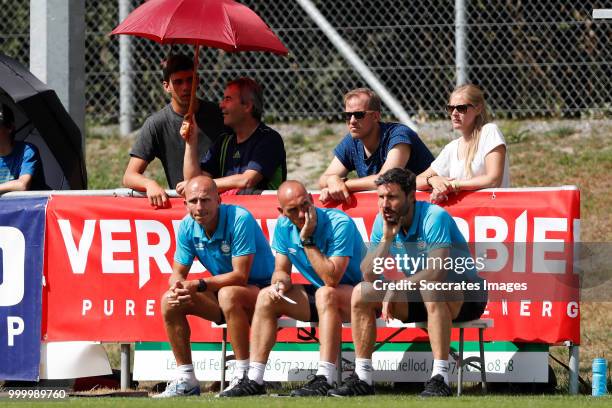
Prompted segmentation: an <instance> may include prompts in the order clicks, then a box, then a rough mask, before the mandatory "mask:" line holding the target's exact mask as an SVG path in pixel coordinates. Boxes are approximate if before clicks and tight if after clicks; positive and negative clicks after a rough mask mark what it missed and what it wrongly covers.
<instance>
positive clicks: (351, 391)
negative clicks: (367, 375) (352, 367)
mask: <svg viewBox="0 0 612 408" xmlns="http://www.w3.org/2000/svg"><path fill="white" fill-rule="evenodd" d="M327 395H329V396H330V397H358V396H362V395H374V386H373V385H370V384H368V383H367V382H365V381H361V380H360V379H359V377H357V374H355V373H353V374H351V375H350V377H349V378H347V379H346V380H345V381H344V383H342V385H341V386H339V387H338V388H334V389H331V390H329V391H327Z"/></svg>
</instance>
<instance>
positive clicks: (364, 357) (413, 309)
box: [328, 169, 487, 397]
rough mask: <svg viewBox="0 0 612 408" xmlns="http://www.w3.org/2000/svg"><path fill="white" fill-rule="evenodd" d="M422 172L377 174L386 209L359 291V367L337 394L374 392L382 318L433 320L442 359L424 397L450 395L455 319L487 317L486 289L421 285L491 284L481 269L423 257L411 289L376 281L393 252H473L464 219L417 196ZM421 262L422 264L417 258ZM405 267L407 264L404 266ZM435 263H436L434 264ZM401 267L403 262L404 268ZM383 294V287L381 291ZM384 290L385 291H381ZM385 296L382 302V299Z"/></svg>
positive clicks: (354, 323)
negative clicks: (424, 287) (377, 285)
mask: <svg viewBox="0 0 612 408" xmlns="http://www.w3.org/2000/svg"><path fill="white" fill-rule="evenodd" d="M415 184H416V177H415V175H414V174H413V173H412V172H410V171H409V170H405V169H392V170H389V171H387V172H386V173H384V174H383V175H382V176H380V177H379V178H378V179H377V180H376V185H377V186H378V188H377V193H378V207H379V214H378V215H377V217H376V220H375V221H374V227H373V228H372V235H371V238H370V241H371V244H372V247H371V248H370V251H369V252H368V255H367V256H366V257H365V258H364V260H363V262H362V263H361V271H362V273H363V277H364V282H362V283H361V284H359V285H357V286H356V287H355V289H354V290H353V294H352V297H351V327H352V333H353V342H354V343H355V373H354V374H352V375H351V376H350V377H349V378H348V379H347V380H346V381H345V382H344V383H343V384H342V385H341V386H339V387H338V388H336V389H334V390H330V391H329V393H328V394H329V395H332V396H335V397H348V396H358V395H372V394H374V386H373V383H372V372H373V368H372V353H373V352H374V342H375V341H376V316H377V315H382V318H383V319H384V320H386V321H388V320H390V319H399V320H401V321H403V322H423V321H426V322H427V333H428V335H429V341H430V344H431V350H432V353H433V358H434V363H433V371H432V375H431V378H430V379H429V380H428V381H427V382H426V383H425V390H424V391H423V392H422V393H421V396H423V397H433V396H450V395H451V389H450V386H449V380H448V366H449V364H448V355H449V351H450V334H451V326H452V322H453V321H469V320H473V319H477V318H478V317H480V315H481V314H482V312H483V311H484V309H485V306H486V302H487V296H486V292H485V291H467V290H466V291H463V292H459V293H456V291H446V292H438V291H421V290H419V289H418V288H419V287H420V285H419V282H421V281H424V282H464V281H467V282H472V283H474V284H476V283H478V284H479V287H480V288H483V287H484V286H483V282H482V279H481V278H480V277H479V276H478V274H477V271H476V270H475V269H467V270H465V271H461V273H460V272H459V271H457V272H455V271H454V270H448V269H444V268H445V267H441V266H440V265H441V263H439V262H438V263H435V262H433V263H432V264H431V265H435V266H432V267H431V268H429V265H430V264H429V263H422V264H421V265H420V266H417V267H416V268H414V269H411V268H412V267H411V266H407V268H409V269H408V270H402V272H403V273H404V274H405V275H406V277H405V278H404V279H403V280H406V281H409V282H414V283H415V284H416V285H415V287H416V288H417V289H415V290H414V291H413V290H409V291H407V292H399V293H397V292H390V291H387V292H386V293H384V292H382V291H376V290H375V289H373V288H374V286H373V285H372V282H374V281H375V280H379V279H381V276H380V275H379V274H376V273H374V268H373V266H374V262H375V260H376V259H379V260H381V259H384V258H387V257H388V256H391V257H395V256H396V255H400V256H403V255H404V254H407V255H408V256H410V257H416V258H419V257H423V258H426V259H432V260H435V259H438V260H446V259H449V258H450V259H456V258H458V257H471V254H470V251H469V248H468V246H467V244H466V241H465V238H464V237H463V235H462V234H461V232H460V231H459V228H458V227H457V224H456V223H455V221H454V220H453V218H452V217H451V216H450V214H449V213H447V212H446V211H445V210H444V209H442V208H441V207H438V206H437V205H435V204H430V203H427V202H424V201H416V200H415ZM413 265H414V264H413ZM402 268H404V267H402ZM428 268H429V269H428ZM398 269H400V270H401V268H399V267H398ZM376 292H379V293H376ZM380 292H382V293H380ZM381 299H382V301H381Z"/></svg>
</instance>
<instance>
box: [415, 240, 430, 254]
mask: <svg viewBox="0 0 612 408" xmlns="http://www.w3.org/2000/svg"><path fill="white" fill-rule="evenodd" d="M416 245H417V249H418V250H419V251H422V250H424V249H425V248H426V247H427V242H425V241H424V240H423V238H418V239H417V242H416Z"/></svg>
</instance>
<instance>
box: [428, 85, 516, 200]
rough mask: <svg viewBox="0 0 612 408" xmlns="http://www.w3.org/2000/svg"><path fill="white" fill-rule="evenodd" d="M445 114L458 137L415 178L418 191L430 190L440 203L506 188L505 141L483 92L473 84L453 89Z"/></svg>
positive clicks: (507, 175)
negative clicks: (463, 192) (455, 196)
mask: <svg viewBox="0 0 612 408" xmlns="http://www.w3.org/2000/svg"><path fill="white" fill-rule="evenodd" d="M446 110H447V111H448V114H449V115H450V117H451V122H452V124H453V129H454V130H457V131H459V132H461V137H459V138H457V139H455V140H453V141H452V142H450V143H449V144H447V145H446V146H444V149H442V151H441V152H440V155H439V156H438V157H437V158H436V159H435V160H434V161H433V162H432V163H431V165H430V167H429V168H428V169H427V170H425V171H424V172H423V173H421V174H420V175H419V176H418V177H417V189H419V190H431V191H432V193H431V201H432V202H434V203H441V202H443V201H445V200H446V199H447V197H448V194H449V193H452V192H458V191H461V190H479V189H481V188H491V187H509V186H510V180H509V178H510V177H509V176H510V174H509V170H508V152H507V149H506V141H505V140H504V136H503V135H502V133H501V131H500V130H499V128H498V127H497V125H495V124H494V123H489V114H488V112H487V106H486V103H485V99H484V93H483V92H482V90H481V89H480V88H479V87H478V86H476V85H473V84H467V85H463V86H460V87H458V88H456V89H455V90H454V91H453V93H452V94H451V96H450V98H449V102H448V105H447V106H446Z"/></svg>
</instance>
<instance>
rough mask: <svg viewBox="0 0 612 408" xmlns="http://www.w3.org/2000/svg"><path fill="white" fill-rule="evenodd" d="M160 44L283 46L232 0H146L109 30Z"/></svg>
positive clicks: (274, 48) (275, 48) (272, 49)
mask: <svg viewBox="0 0 612 408" xmlns="http://www.w3.org/2000/svg"><path fill="white" fill-rule="evenodd" d="M113 34H130V35H135V36H138V37H145V38H148V39H150V40H153V41H156V42H158V43H161V44H193V45H201V46H207V47H212V48H220V49H222V50H224V51H228V52H236V51H267V52H273V53H276V54H282V55H286V54H287V52H288V51H287V48H285V46H284V45H283V44H282V43H281V41H280V40H279V39H278V37H277V36H276V35H275V34H274V32H273V31H272V30H271V29H270V27H268V25H267V24H266V23H264V22H263V20H262V19H261V18H260V17H259V16H258V15H257V14H256V13H255V12H254V11H253V10H251V9H250V8H248V7H247V6H245V5H243V4H240V3H237V2H235V1H233V0H149V1H147V2H146V3H144V4H142V5H141V6H140V7H138V8H137V9H135V10H134V11H132V12H131V13H130V15H129V16H128V17H127V18H126V19H125V20H124V21H123V22H122V23H121V24H119V25H118V26H117V27H116V28H115V29H114V30H113V31H112V32H111V35H113Z"/></svg>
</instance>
